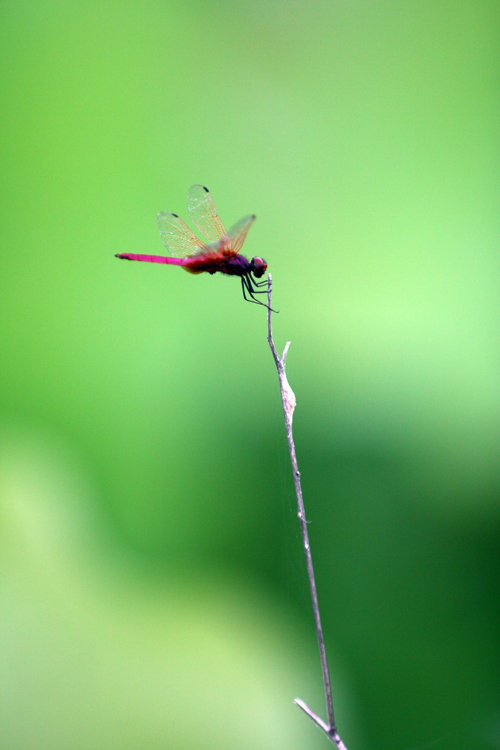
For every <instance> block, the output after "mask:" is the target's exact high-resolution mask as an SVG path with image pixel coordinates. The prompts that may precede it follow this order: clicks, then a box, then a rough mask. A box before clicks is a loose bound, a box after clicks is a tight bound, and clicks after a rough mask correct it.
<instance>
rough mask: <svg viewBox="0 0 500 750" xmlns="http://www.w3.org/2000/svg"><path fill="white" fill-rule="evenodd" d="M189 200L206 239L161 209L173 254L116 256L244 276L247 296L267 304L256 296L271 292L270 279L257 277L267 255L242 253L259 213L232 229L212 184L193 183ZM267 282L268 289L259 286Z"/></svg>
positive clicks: (164, 236) (159, 222)
mask: <svg viewBox="0 0 500 750" xmlns="http://www.w3.org/2000/svg"><path fill="white" fill-rule="evenodd" d="M187 203H188V211H189V217H190V219H191V221H192V222H193V224H194V225H195V227H196V228H197V229H198V230H199V232H200V233H201V234H202V236H203V237H204V238H205V241H204V242H203V241H202V240H200V239H198V237H196V235H195V234H193V232H192V231H191V230H190V228H189V227H188V226H187V224H185V223H184V222H183V221H182V219H181V218H179V216H178V215H177V214H172V213H169V212H168V211H160V213H159V214H158V216H157V219H156V223H157V225H158V229H159V231H160V236H161V238H162V240H163V244H164V245H165V247H166V248H167V250H168V252H169V253H170V255H169V256H168V257H164V256H162V255H136V254H135V253H117V255H116V256H115V257H116V258H121V259H122V260H139V261H144V262H146V263H168V264H170V265H173V266H182V267H183V268H184V269H185V270H186V271H189V273H194V274H198V273H204V272H205V271H207V272H208V273H210V274H214V273H218V272H219V273H225V274H227V275H228V276H238V277H239V278H240V279H241V288H242V290H243V297H244V299H245V300H246V301H247V302H254V303H256V304H257V305H264V307H267V305H266V304H265V303H264V302H261V301H260V300H259V299H257V298H256V297H255V295H256V294H267V280H264V281H256V279H260V278H262V276H263V275H264V274H265V272H266V269H267V263H266V261H265V260H264V258H258V257H255V258H252V259H251V260H248V259H247V258H245V256H244V255H241V253H240V250H241V248H242V246H243V243H244V242H245V239H246V236H247V234H248V230H249V229H250V227H251V226H252V224H253V222H254V221H255V215H253V214H252V215H251V216H245V217H243V219H240V221H238V223H237V224H235V225H234V226H233V227H231V229H230V230H229V232H228V231H226V228H225V226H224V224H223V223H222V221H221V220H220V218H219V215H218V213H217V210H216V208H215V205H214V202H213V199H212V195H211V193H210V190H209V189H208V188H206V187H204V186H203V185H193V186H192V187H190V188H189V191H188V196H187ZM263 286H265V287H266V289H260V288H259V287H263ZM247 295H248V296H247Z"/></svg>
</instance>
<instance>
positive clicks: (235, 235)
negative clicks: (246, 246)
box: [228, 214, 255, 253]
mask: <svg viewBox="0 0 500 750" xmlns="http://www.w3.org/2000/svg"><path fill="white" fill-rule="evenodd" d="M254 221H255V214H253V215H252V216H244V217H243V219H240V220H239V221H238V223H237V224H235V225H234V227H231V229H230V230H229V232H228V237H229V239H230V240H231V249H232V250H234V252H235V253H239V252H240V250H241V248H242V246H243V243H244V242H245V237H246V236H247V233H248V230H249V229H250V227H251V226H252V224H253V222H254Z"/></svg>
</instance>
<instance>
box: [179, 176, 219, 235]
mask: <svg viewBox="0 0 500 750" xmlns="http://www.w3.org/2000/svg"><path fill="white" fill-rule="evenodd" d="M187 203H188V210H189V216H190V219H191V221H192V222H193V224H194V225H195V227H196V228H197V229H199V230H200V232H201V233H202V235H203V236H204V237H205V239H206V240H208V242H218V241H219V240H221V239H222V238H223V237H224V236H225V235H226V234H227V232H226V228H225V226H224V224H223V223H222V221H221V220H220V219H219V214H218V213H217V211H216V208H215V206H214V202H213V200H212V195H211V193H210V190H209V189H208V188H206V187H203V185H193V186H192V187H190V188H189V192H188V197H187Z"/></svg>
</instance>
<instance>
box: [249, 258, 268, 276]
mask: <svg viewBox="0 0 500 750" xmlns="http://www.w3.org/2000/svg"><path fill="white" fill-rule="evenodd" d="M251 267H252V273H253V275H254V276H255V278H256V279H260V277H261V276H263V275H264V274H265V272H266V270H267V263H266V261H265V260H264V258H252V261H251Z"/></svg>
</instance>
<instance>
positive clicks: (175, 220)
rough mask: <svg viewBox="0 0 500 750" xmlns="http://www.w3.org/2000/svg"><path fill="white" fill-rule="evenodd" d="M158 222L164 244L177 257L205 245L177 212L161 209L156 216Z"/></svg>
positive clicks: (188, 253) (195, 250) (189, 253)
mask: <svg viewBox="0 0 500 750" xmlns="http://www.w3.org/2000/svg"><path fill="white" fill-rule="evenodd" d="M156 223H157V225H158V229H159V231H160V236H161V238H162V240H163V244H164V245H165V247H166V248H167V250H168V251H169V253H171V254H172V256H173V257H175V258H182V257H183V256H184V255H191V254H192V253H195V252H197V251H198V250H201V249H202V248H204V247H205V245H204V243H203V242H202V241H201V240H199V239H198V237H196V236H195V235H194V234H193V233H192V231H191V230H190V228H189V227H188V226H187V224H184V222H183V221H182V219H180V218H179V217H178V216H177V214H170V213H168V212H167V211H160V213H159V214H158V216H157V217H156Z"/></svg>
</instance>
